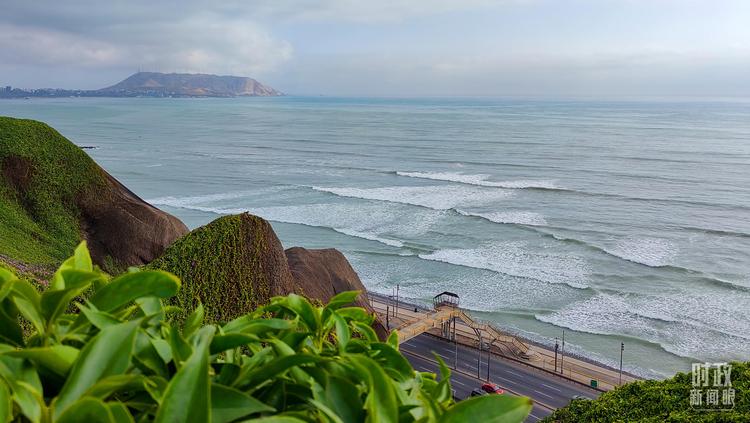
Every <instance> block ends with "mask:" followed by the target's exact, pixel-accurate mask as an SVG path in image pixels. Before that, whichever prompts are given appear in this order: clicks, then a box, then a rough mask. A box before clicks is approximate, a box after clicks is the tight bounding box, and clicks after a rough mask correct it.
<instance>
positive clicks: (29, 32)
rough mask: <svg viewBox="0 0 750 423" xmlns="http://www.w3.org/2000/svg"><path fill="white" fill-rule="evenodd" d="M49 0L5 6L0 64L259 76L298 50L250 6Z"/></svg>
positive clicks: (1, 18)
mask: <svg viewBox="0 0 750 423" xmlns="http://www.w3.org/2000/svg"><path fill="white" fill-rule="evenodd" d="M44 3H45V2H43V1H39V2H37V1H34V2H15V1H12V0H11V1H10V4H9V5H7V6H5V7H4V13H3V14H0V63H2V64H3V65H5V66H51V65H58V66H71V67H78V68H89V69H90V68H118V67H119V68H127V69H129V70H132V69H134V68H135V67H140V68H143V69H150V70H164V71H185V72H210V73H233V74H239V75H252V76H257V75H263V74H267V73H269V72H271V71H273V70H275V69H277V67H278V66H280V65H282V64H283V63H285V62H286V61H288V60H289V59H290V58H291V57H292V54H293V49H292V46H291V44H290V43H289V42H287V41H285V40H282V39H278V38H276V37H274V36H273V35H272V34H271V32H270V31H268V30H267V29H265V28H264V27H263V26H262V25H261V24H259V23H258V22H256V21H255V20H253V19H252V16H251V15H252V13H250V12H248V11H245V13H244V14H234V15H232V14H230V13H229V12H227V11H226V10H219V11H218V12H214V11H211V12H209V11H208V10H210V9H203V8H200V7H198V6H199V5H200V4H201V3H202V2H185V3H180V4H172V5H170V4H169V2H144V1H142V2H137V1H133V2H127V3H126V5H127V7H124V5H122V4H119V3H115V4H114V5H112V4H109V2H81V1H71V2H70V3H69V4H68V3H66V5H65V7H61V6H57V5H52V4H44ZM102 4H107V6H108V7H103V6H102ZM118 4H119V6H118ZM51 11H54V13H52V12H51Z"/></svg>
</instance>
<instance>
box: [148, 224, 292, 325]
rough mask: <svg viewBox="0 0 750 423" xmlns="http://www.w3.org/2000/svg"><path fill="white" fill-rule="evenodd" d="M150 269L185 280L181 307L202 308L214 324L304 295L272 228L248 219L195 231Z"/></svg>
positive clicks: (179, 297) (176, 300) (181, 290)
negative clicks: (284, 298) (285, 297)
mask: <svg viewBox="0 0 750 423" xmlns="http://www.w3.org/2000/svg"><path fill="white" fill-rule="evenodd" d="M147 267H148V268H150V269H161V270H166V271H169V272H172V273H174V274H175V275H177V276H178V277H179V278H180V279H182V288H181V289H180V291H179V293H178V294H177V297H176V298H175V300H174V301H175V304H176V305H178V306H180V307H183V308H184V309H185V310H193V309H194V308H195V307H196V306H197V305H198V303H199V302H200V303H202V304H203V306H204V308H205V311H206V318H207V319H208V320H209V321H212V322H225V321H229V320H231V319H234V318H236V317H239V316H241V315H243V314H246V313H248V312H250V311H252V310H255V309H256V308H257V307H258V306H260V305H263V304H266V303H268V301H269V299H270V298H271V297H274V296H277V295H286V294H289V293H292V292H298V293H301V292H300V290H299V289H297V286H296V284H295V281H294V278H293V276H292V274H291V272H290V271H289V267H288V266H287V262H286V256H285V255H284V249H283V248H282V246H281V242H280V241H279V238H278V237H277V236H276V234H275V233H274V231H273V229H272V228H271V225H270V224H269V223H268V222H267V221H265V220H263V219H261V218H260V217H257V216H253V215H251V214H248V213H243V214H239V215H231V216H224V217H220V218H218V219H216V220H214V221H213V222H211V223H209V224H207V225H205V226H202V227H200V228H197V229H195V230H193V231H192V232H190V233H189V234H187V235H185V236H184V237H182V238H180V239H178V240H177V241H175V242H174V243H173V244H172V245H171V246H170V247H169V248H167V250H166V251H165V252H164V254H163V255H162V256H161V257H159V258H157V259H156V260H154V261H153V262H151V263H150V264H149V265H148V266H147ZM182 317H185V316H182Z"/></svg>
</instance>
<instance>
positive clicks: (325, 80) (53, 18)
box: [0, 0, 750, 97]
mask: <svg viewBox="0 0 750 423" xmlns="http://www.w3.org/2000/svg"><path fill="white" fill-rule="evenodd" d="M139 69H142V70H150V71H159V72H202V73H217V74H231V75H241V76H251V77H254V78H256V79H258V80H260V81H261V82H264V83H267V84H269V85H271V86H273V87H274V88H277V89H279V90H282V91H284V92H286V93H290V94H305V95H318V94H324V95H374V96H478V95H479V96H504V95H522V96H526V95H528V96H540V95H541V96H601V97H610V96H711V97H722V96H743V97H748V96H750V0H706V1H704V0H494V1H485V0H348V1H347V0H288V1H285V0H245V1H241V0H221V1H216V0H212V1H203V0H180V1H176V0H175V1H159V0H148V1H145V0H127V1H106V0H100V1H82V0H65V1H61V0H2V4H1V6H0V84H2V85H13V86H20V87H61V88H101V87H104V86H107V85H112V84H114V83H116V82H118V81H119V80H121V79H124V78H125V77H127V76H128V75H130V74H132V73H133V72H135V71H137V70H139Z"/></svg>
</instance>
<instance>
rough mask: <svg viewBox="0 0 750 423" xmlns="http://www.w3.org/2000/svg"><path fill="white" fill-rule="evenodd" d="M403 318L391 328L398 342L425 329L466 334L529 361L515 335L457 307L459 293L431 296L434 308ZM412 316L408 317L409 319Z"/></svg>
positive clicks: (451, 335)
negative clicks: (395, 333) (473, 316)
mask: <svg viewBox="0 0 750 423" xmlns="http://www.w3.org/2000/svg"><path fill="white" fill-rule="evenodd" d="M405 317H406V318H403V319H402V320H401V323H400V324H399V325H398V326H396V327H395V328H394V329H395V330H396V331H398V338H399V342H401V343H403V342H406V341H408V340H410V339H412V338H414V337H416V336H418V335H420V334H423V333H425V332H436V331H439V333H440V335H441V336H442V337H444V338H448V339H451V340H454V339H456V337H465V338H470V339H474V340H476V341H478V343H479V346H480V348H482V349H498V350H500V352H501V353H502V354H504V355H510V356H513V357H516V358H519V359H523V360H529V359H531V358H532V355H531V354H530V351H529V346H528V345H526V344H525V343H523V342H521V341H519V340H518V339H517V338H515V337H514V336H511V335H508V334H504V333H502V332H500V331H499V330H497V329H495V328H494V327H492V326H491V325H489V324H487V323H482V322H477V321H475V320H474V319H472V318H471V317H470V316H469V315H467V314H466V313H464V311H463V310H461V309H460V308H459V298H458V295H456V294H454V293H452V292H447V291H446V292H442V293H440V294H438V295H436V296H435V297H434V298H433V310H431V311H427V312H423V313H418V314H416V315H415V316H409V315H405ZM408 317H411V318H408Z"/></svg>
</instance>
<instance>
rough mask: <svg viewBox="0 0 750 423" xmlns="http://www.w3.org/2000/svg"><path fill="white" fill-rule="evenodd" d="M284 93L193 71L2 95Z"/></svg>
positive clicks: (9, 90) (8, 90)
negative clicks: (96, 86)
mask: <svg viewBox="0 0 750 423" xmlns="http://www.w3.org/2000/svg"><path fill="white" fill-rule="evenodd" d="M280 95H284V94H283V93H281V92H280V91H277V90H275V89H274V88H271V87H269V86H267V85H263V84H261V83H260V82H258V81H256V80H255V79H253V78H247V77H241V76H219V75H209V74H193V73H159V72H137V73H134V74H133V75H131V76H129V77H128V78H126V79H124V80H123V81H121V82H119V83H117V84H115V85H112V86H110V87H106V88H101V89H98V90H64V89H57V88H38V89H22V88H13V87H11V86H5V87H0V98H25V97H273V96H280Z"/></svg>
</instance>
